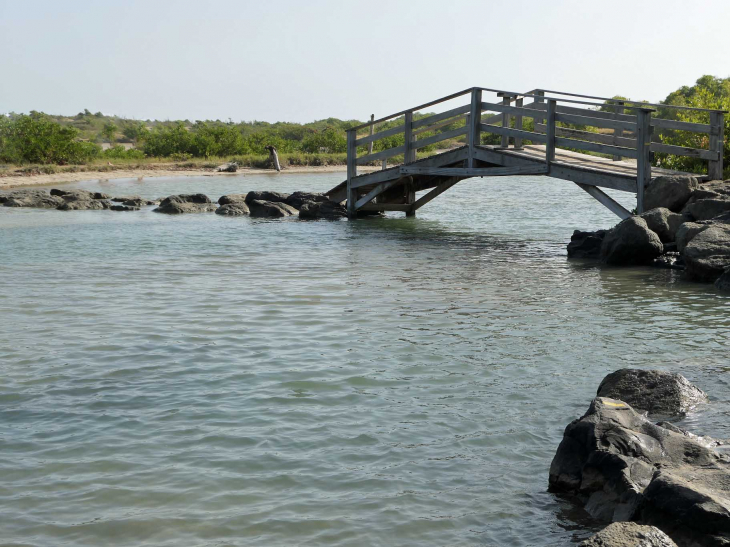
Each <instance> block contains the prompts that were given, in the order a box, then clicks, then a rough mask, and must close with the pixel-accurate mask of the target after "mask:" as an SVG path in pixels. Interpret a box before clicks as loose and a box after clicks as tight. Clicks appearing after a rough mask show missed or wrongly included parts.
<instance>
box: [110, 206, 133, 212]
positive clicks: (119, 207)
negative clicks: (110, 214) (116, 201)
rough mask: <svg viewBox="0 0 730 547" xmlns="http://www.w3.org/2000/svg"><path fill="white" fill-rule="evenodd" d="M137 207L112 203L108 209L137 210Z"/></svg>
mask: <svg viewBox="0 0 730 547" xmlns="http://www.w3.org/2000/svg"><path fill="white" fill-rule="evenodd" d="M139 209H140V208H139V207H134V206H129V205H112V206H110V207H109V210H110V211H139Z"/></svg>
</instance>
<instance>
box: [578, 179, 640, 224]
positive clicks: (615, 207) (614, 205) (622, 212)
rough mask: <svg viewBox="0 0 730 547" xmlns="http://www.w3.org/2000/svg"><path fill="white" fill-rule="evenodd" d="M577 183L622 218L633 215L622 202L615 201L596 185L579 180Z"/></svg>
mask: <svg viewBox="0 0 730 547" xmlns="http://www.w3.org/2000/svg"><path fill="white" fill-rule="evenodd" d="M576 184H577V185H578V187H579V188H580V189H581V190H585V192H587V193H588V195H590V196H592V197H593V198H595V199H596V200H597V201H598V202H599V203H600V204H601V205H603V206H605V207H606V208H607V209H608V210H609V211H611V212H612V213H613V214H614V215H616V216H617V217H619V218H620V219H621V220H623V219H625V218H629V217H630V216H631V213H630V212H629V211H627V210H626V209H624V207H623V206H622V205H621V204H620V203H618V202H617V201H614V200H613V199H612V198H611V196H609V195H608V194H606V193H604V192H602V191H601V190H600V189H599V188H597V187H595V186H590V185H588V184H581V183H579V182H576Z"/></svg>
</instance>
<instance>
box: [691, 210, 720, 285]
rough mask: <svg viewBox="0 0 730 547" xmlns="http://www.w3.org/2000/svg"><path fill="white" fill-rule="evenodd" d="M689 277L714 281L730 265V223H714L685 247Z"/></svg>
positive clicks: (696, 279) (707, 281) (709, 281)
mask: <svg viewBox="0 0 730 547" xmlns="http://www.w3.org/2000/svg"><path fill="white" fill-rule="evenodd" d="M684 261H685V263H686V264H687V269H686V272H687V277H688V278H689V279H691V280H693V281H704V282H706V283H712V282H713V281H715V280H716V279H717V278H718V277H720V275H721V274H722V273H723V271H725V269H727V268H728V267H730V224H712V225H710V226H709V227H708V228H707V229H706V230H703V231H702V232H700V233H698V234H697V235H695V236H694V237H693V238H692V240H691V241H690V242H689V244H687V246H686V247H685V248H684Z"/></svg>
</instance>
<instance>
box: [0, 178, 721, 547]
mask: <svg viewBox="0 0 730 547" xmlns="http://www.w3.org/2000/svg"><path fill="white" fill-rule="evenodd" d="M341 177H342V175H339V174H326V175H285V174H282V175H279V176H250V177H240V176H231V177H226V178H211V177H206V178H178V179H174V178H169V179H151V180H148V181H144V182H139V181H136V180H120V181H110V182H106V181H94V182H88V183H80V184H76V185H73V186H76V187H81V188H86V189H93V190H100V191H104V192H107V193H110V194H116V195H123V194H140V195H142V196H145V197H150V198H156V197H160V196H165V195H169V194H171V193H183V192H204V193H206V194H208V195H209V196H211V197H212V198H213V199H217V198H218V196H220V195H222V194H225V193H230V192H245V191H247V190H251V189H272V190H281V191H293V190H297V189H306V190H314V191H317V190H320V191H321V190H325V189H328V188H329V187H331V186H333V185H334V184H336V183H337V182H339V181H340V179H341ZM619 197H620V199H622V200H623V202H624V203H625V204H627V205H629V204H630V201H631V200H630V196H621V194H619ZM615 220H616V219H615V217H613V216H612V215H611V213H609V212H608V211H606V210H605V209H603V208H602V207H601V206H600V205H598V204H597V203H596V202H594V201H593V200H592V198H590V197H589V196H587V195H586V194H585V193H584V192H582V191H580V190H579V189H577V188H575V187H572V186H571V185H570V184H569V183H566V182H562V181H556V180H551V179H548V178H529V177H524V178H514V179H510V178H503V179H499V180H497V181H490V180H488V179H483V180H479V179H476V180H472V181H465V182H462V183H460V184H459V185H457V186H456V187H454V188H453V189H452V190H450V191H449V192H447V193H445V194H444V195H442V196H440V197H439V198H438V199H436V200H434V201H433V202H431V203H430V204H429V205H428V206H427V207H425V208H424V209H422V210H420V211H419V214H418V217H417V218H409V219H405V218H403V217H402V215H397V214H394V215H393V216H391V217H388V218H385V219H369V220H361V221H357V222H347V221H339V222H325V221H323V222H302V221H299V220H297V219H296V218H291V219H285V220H275V221H268V220H257V219H250V218H224V217H220V216H218V215H214V214H202V215H185V216H179V217H170V216H165V215H159V214H156V213H152V212H151V208H148V209H145V210H143V211H140V212H134V213H115V212H109V211H79V212H61V211H53V210H31V209H10V208H0V319H1V321H2V323H1V324H2V329H0V367H1V369H0V370H1V372H2V376H1V377H0V378H1V380H0V472H1V473H2V477H3V480H2V481H0V509H1V512H0V514H2V533H1V536H2V537H1V538H0V541H1V542H3V544H8V545H43V546H45V545H52V546H58V545H83V546H99V545H114V546H133V545H134V546H136V545H141V544H145V545H163V546H181V545H185V546H189V545H195V546H198V545H200V546H203V545H205V546H223V545H257V546H258V545H330V546H354V545H389V546H390V545H392V546H412V545H420V546H425V545H434V546H441V545H450V546H452V545H490V546H491V545H494V546H503V545H505V546H526V545H537V546H562V545H567V544H569V543H570V542H573V541H578V540H580V539H582V538H584V537H586V536H587V535H588V534H590V532H591V529H592V528H594V527H595V526H596V523H593V522H591V521H590V519H586V517H585V515H584V514H583V513H582V512H581V511H579V510H576V509H575V508H573V506H572V505H571V504H570V503H568V502H566V501H563V500H560V499H557V498H556V497H554V496H553V495H552V494H549V493H548V492H547V491H546V489H547V473H548V467H549V464H550V461H551V459H552V456H553V454H554V453H555V449H556V448H557V445H558V443H559V442H560V439H561V436H562V431H563V429H564V427H565V426H566V425H567V424H568V423H569V421H570V420H572V419H574V418H576V417H578V416H580V415H581V414H582V413H583V412H584V411H585V410H586V409H587V407H588V403H589V401H590V399H591V397H592V396H593V395H594V394H595V390H596V387H597V386H598V383H599V382H600V380H601V378H603V376H604V375H605V374H607V373H608V372H611V371H613V370H615V369H617V368H620V367H623V366H635V367H651V368H662V369H668V370H673V371H677V372H681V373H682V374H684V375H685V376H687V377H688V378H689V379H690V380H692V381H694V382H695V383H697V384H698V385H699V386H700V387H702V388H703V389H705V390H706V391H707V392H708V394H709V395H710V397H711V399H712V403H711V404H710V405H708V406H706V407H703V408H701V409H699V410H698V411H697V412H695V413H693V414H691V415H690V416H689V417H688V418H687V419H686V420H685V423H686V425H688V426H689V427H691V428H692V429H693V430H694V431H696V432H698V433H705V434H710V435H714V436H718V437H721V438H727V437H730V431H729V429H730V426H729V425H728V424H729V423H730V422H729V421H728V416H727V409H728V408H730V407H729V406H728V397H729V396H730V388H729V386H728V379H729V378H730V375H729V374H728V371H729V370H730V359H728V346H729V345H730V314H729V313H728V309H730V298H728V297H727V296H723V295H722V294H720V293H717V292H715V291H714V289H712V288H711V287H709V286H704V285H695V284H690V283H685V282H683V281H682V280H681V277H680V276H679V274H677V273H676V272H673V271H668V270H656V269H648V268H647V269H642V268H636V269H611V268H600V267H598V266H596V265H595V264H592V263H584V262H574V261H567V259H566V256H565V244H566V242H567V241H568V239H569V238H570V234H571V233H572V230H573V229H575V228H581V229H592V228H601V227H607V226H610V225H612V224H613V223H615Z"/></svg>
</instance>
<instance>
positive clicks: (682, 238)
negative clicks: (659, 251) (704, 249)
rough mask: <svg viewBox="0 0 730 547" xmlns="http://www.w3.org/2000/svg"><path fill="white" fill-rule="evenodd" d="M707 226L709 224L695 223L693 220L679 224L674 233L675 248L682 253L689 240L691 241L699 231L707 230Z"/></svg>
mask: <svg viewBox="0 0 730 547" xmlns="http://www.w3.org/2000/svg"><path fill="white" fill-rule="evenodd" d="M708 227H709V224H696V223H694V222H685V223H683V224H681V225H680V227H679V228H678V229H677V233H676V235H675V239H676V241H677V250H678V251H679V252H680V253H683V252H684V249H685V247H687V245H688V244H689V242H690V241H692V238H693V237H694V236H696V235H697V234H699V233H700V232H703V231H705V230H707V228H708Z"/></svg>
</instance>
